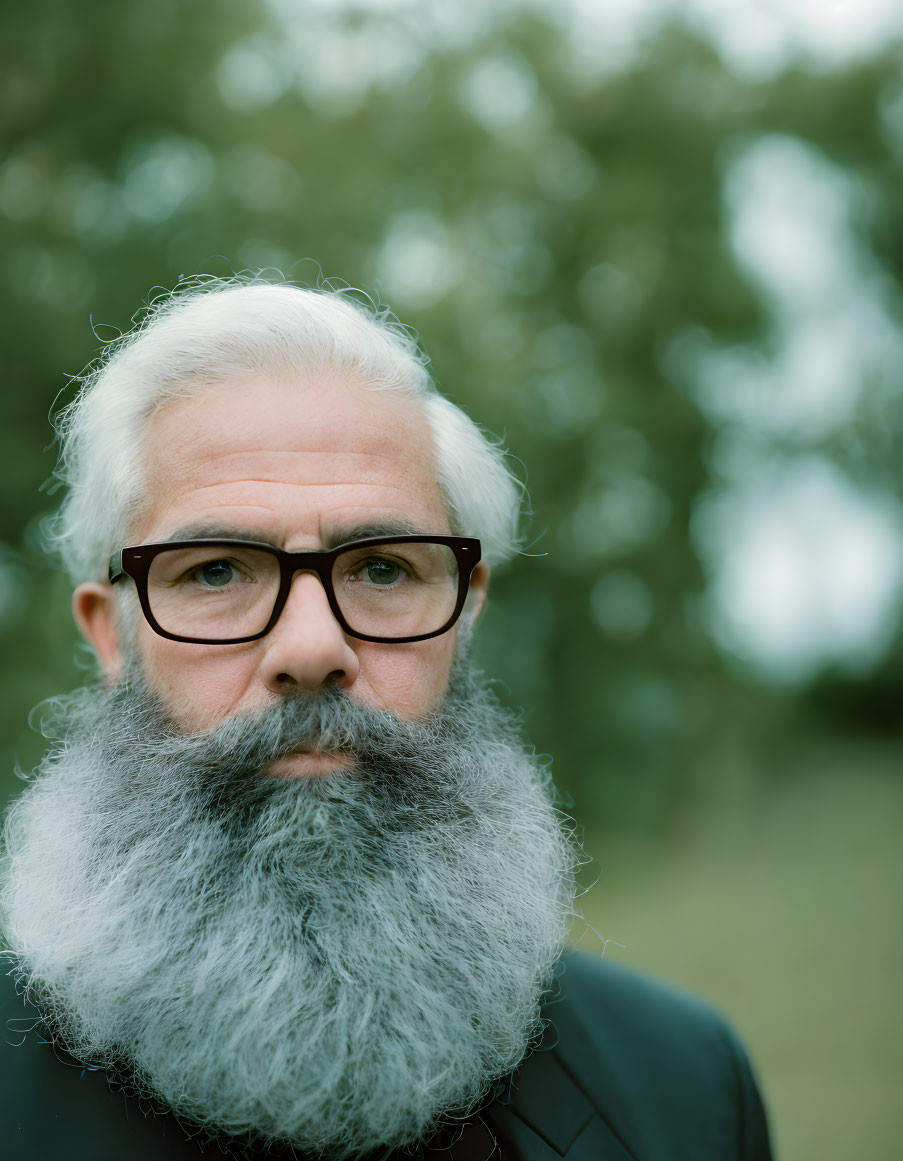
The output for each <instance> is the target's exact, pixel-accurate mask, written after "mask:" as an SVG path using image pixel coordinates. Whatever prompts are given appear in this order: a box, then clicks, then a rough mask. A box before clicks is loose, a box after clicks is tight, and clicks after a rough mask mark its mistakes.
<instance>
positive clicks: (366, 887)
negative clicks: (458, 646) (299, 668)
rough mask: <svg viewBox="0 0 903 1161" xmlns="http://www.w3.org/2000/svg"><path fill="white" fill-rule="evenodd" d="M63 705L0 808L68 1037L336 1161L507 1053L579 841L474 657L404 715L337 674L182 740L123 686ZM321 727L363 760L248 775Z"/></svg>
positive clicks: (185, 1103) (54, 1008)
mask: <svg viewBox="0 0 903 1161" xmlns="http://www.w3.org/2000/svg"><path fill="white" fill-rule="evenodd" d="M60 717H61V723H60V724H61V726H62V733H61V737H62V738H63V741H62V742H61V743H60V745H59V746H58V747H57V748H56V750H55V751H54V752H52V753H51V754H49V755H48V757H47V758H45V760H44V762H43V763H42V765H41V767H40V768H39V770H38V772H37V774H36V776H35V778H34V780H33V782H32V783H31V785H29V786H28V787H27V788H26V789H25V790H24V791H23V792H22V794H21V795H20V796H19V797H18V799H17V800H16V801H15V802H14V804H13V805H12V807H11V808H10V810H9V813H8V817H7V824H6V853H5V856H4V861H3V867H2V880H0V883H2V895H0V900H2V903H0V920H2V925H3V928H4V930H5V934H6V939H7V941H8V946H9V948H10V949H11V952H12V954H13V956H14V962H15V963H16V966H17V969H18V975H19V979H20V982H21V983H22V985H23V986H25V987H27V989H28V992H29V995H30V996H31V998H32V999H33V1000H34V1001H35V1002H36V1003H37V1004H38V1006H39V1008H40V1009H41V1011H42V1012H43V1014H44V1016H45V1018H46V1019H47V1021H48V1023H49V1025H50V1026H51V1027H52V1028H53V1029H54V1030H55V1033H56V1035H57V1037H58V1038H59V1040H60V1042H61V1043H62V1044H63V1045H64V1046H65V1047H66V1048H67V1049H68V1050H69V1051H70V1052H72V1053H73V1054H74V1055H75V1056H77V1057H78V1058H79V1059H81V1060H83V1061H85V1062H90V1063H94V1064H99V1065H101V1066H102V1067H105V1068H107V1069H110V1070H114V1069H115V1070H118V1071H119V1073H120V1074H122V1073H123V1071H125V1072H126V1073H127V1075H128V1077H129V1082H130V1083H131V1084H132V1085H133V1086H134V1087H135V1088H136V1089H137V1090H138V1091H140V1092H143V1093H147V1094H150V1095H152V1096H153V1097H155V1098H156V1099H158V1100H159V1101H161V1102H162V1103H163V1104H165V1105H166V1106H167V1107H169V1108H170V1109H172V1110H173V1111H174V1112H175V1113H176V1114H177V1115H179V1116H181V1117H184V1118H187V1119H189V1120H191V1121H193V1122H195V1123H197V1124H200V1125H202V1126H204V1127H205V1128H207V1129H209V1130H210V1131H211V1132H223V1133H228V1134H232V1135H237V1136H243V1137H244V1136H249V1137H251V1138H253V1139H255V1140H264V1141H280V1142H288V1143H290V1144H292V1145H293V1146H295V1147H297V1148H300V1149H302V1150H309V1151H312V1152H317V1153H324V1154H326V1155H328V1156H331V1157H335V1158H344V1157H350V1156H353V1155H356V1154H359V1153H364V1152H366V1151H368V1150H370V1149H374V1148H376V1147H377V1146H389V1147H398V1146H401V1145H405V1144H409V1143H412V1142H415V1141H417V1140H421V1139H424V1138H426V1137H428V1136H429V1135H430V1133H431V1132H432V1130H433V1129H434V1128H435V1127H436V1125H437V1124H438V1123H440V1121H441V1119H442V1118H443V1117H445V1116H446V1115H449V1114H451V1115H454V1116H460V1115H463V1114H465V1113H467V1112H468V1111H470V1110H472V1109H473V1108H475V1107H476V1106H477V1105H478V1104H479V1102H480V1101H481V1099H483V1098H484V1097H485V1095H486V1093H487V1092H488V1090H489V1088H490V1086H491V1084H492V1082H493V1081H494V1080H496V1079H498V1078H499V1077H502V1076H504V1075H505V1074H506V1073H508V1072H510V1071H511V1070H512V1069H514V1068H515V1067H516V1065H517V1064H518V1063H519V1061H520V1060H521V1058H522V1057H523V1055H524V1052H525V1051H526V1049H527V1047H528V1044H529V1042H530V1040H531V1038H532V1037H533V1036H534V1035H535V1034H536V1033H537V1031H538V1018H539V1004H540V1000H541V997H542V994H543V991H544V989H545V988H546V987H547V986H548V984H549V982H550V979H551V972H552V968H553V965H554V962H555V960H556V958H557V956H558V954H559V951H560V947H561V942H562V940H563V937H564V934H565V928H566V923H567V918H568V916H569V914H571V907H572V903H573V892H574V886H573V867H574V864H575V862H576V859H575V854H574V850H573V848H572V846H571V843H570V840H569V839H568V838H567V837H566V836H565V835H564V833H563V831H562V829H561V826H560V824H559V821H558V817H557V812H556V811H555V809H554V807H553V805H552V803H551V792H550V786H549V783H548V779H547V776H546V774H545V772H544V770H543V769H542V768H540V766H539V765H538V764H537V763H535V762H534V761H532V760H531V759H530V758H528V757H527V756H526V755H525V754H524V752H523V749H522V747H521V745H520V743H519V741H518V740H517V737H516V734H515V731H514V730H513V728H512V726H511V724H510V722H509V721H508V720H507V718H506V716H505V714H504V713H503V712H502V711H501V710H500V709H499V708H498V707H497V706H495V705H494V704H493V703H492V702H491V700H490V698H489V697H488V695H487V694H486V693H485V692H484V690H483V689H482V688H481V687H480V685H479V684H478V682H477V681H476V680H475V678H474V676H473V673H472V671H471V670H470V669H469V668H468V667H467V666H466V664H463V663H462V664H460V665H459V667H458V670H457V672H456V674H455V675H453V680H452V686H451V689H450V693H449V696H448V698H447V700H446V702H445V704H444V705H443V707H442V709H441V710H440V711H438V712H437V713H436V714H434V715H433V716H432V717H431V718H430V719H429V720H428V721H426V722H424V723H419V724H414V725H412V724H409V723H404V722H402V721H400V720H399V719H397V718H395V717H394V716H393V715H390V714H386V713H383V712H380V711H375V710H370V709H367V708H366V707H362V706H360V705H358V704H357V703H355V702H353V701H352V700H350V699H349V698H347V697H346V696H345V695H343V694H341V693H340V692H339V691H338V690H335V689H328V690H326V691H325V692H324V693H323V694H322V695H321V696H319V697H317V698H316V699H314V700H311V699H310V698H306V699H304V700H286V701H285V702H283V703H282V704H281V705H279V706H278V707H277V708H275V709H274V710H272V711H271V712H270V713H269V714H267V715H266V716H265V717H262V718H258V719H254V720H249V719H233V720H232V721H231V722H229V723H227V724H226V725H225V726H223V727H221V728H220V729H218V730H216V731H210V732H205V733H202V734H195V735H191V736H184V735H179V734H178V733H177V732H176V731H175V730H174V728H173V727H172V725H171V724H170V723H169V722H167V721H166V719H165V717H164V716H163V715H162V714H161V712H160V710H159V707H158V705H157V703H156V702H155V700H154V699H153V698H152V697H150V696H149V695H148V694H147V692H146V690H145V689H144V688H143V685H142V683H141V682H140V681H133V682H131V683H128V684H126V685H124V686H122V687H120V688H119V689H118V690H116V691H114V692H113V693H112V694H102V693H100V692H97V691H80V692H79V693H78V694H76V695H72V697H70V698H68V699H66V700H65V701H64V703H63V707H62V710H61V712H60ZM311 743H313V744H314V745H315V746H316V747H317V748H321V749H334V748H342V749H345V750H347V751H350V752H351V753H352V754H353V755H354V758H355V763H354V765H353V766H352V767H351V768H350V769H349V770H347V771H342V772H340V773H338V774H334V775H331V776H329V777H326V778H314V779H299V780H297V781H290V782H285V781H280V780H276V779H272V778H266V777H263V776H261V773H260V771H261V770H262V768H263V767H264V766H265V765H266V764H267V762H269V761H272V760H273V759H274V758H275V757H278V756H280V755H281V754H284V753H287V752H289V751H290V750H292V749H293V748H295V747H297V746H299V745H302V744H307V745H311Z"/></svg>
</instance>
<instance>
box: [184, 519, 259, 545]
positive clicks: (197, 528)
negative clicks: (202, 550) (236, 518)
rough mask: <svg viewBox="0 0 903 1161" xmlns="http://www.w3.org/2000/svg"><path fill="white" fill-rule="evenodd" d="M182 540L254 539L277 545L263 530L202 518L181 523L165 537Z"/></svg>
mask: <svg viewBox="0 0 903 1161" xmlns="http://www.w3.org/2000/svg"><path fill="white" fill-rule="evenodd" d="M183 540H256V541H257V542H258V543H260V544H272V546H273V547H274V548H278V547H279V545H278V544H277V543H276V541H275V540H274V539H273V537H272V536H268V535H267V534H266V533H265V532H252V531H251V530H250V529H248V528H239V527H237V526H236V525H234V524H226V523H223V522H222V521H217V520H202V521H198V522H197V523H195V524H183V525H182V526H181V527H180V528H176V529H175V530H174V531H173V532H171V533H170V534H169V536H167V537H166V541H167V543H168V542H170V541H172V543H174V544H178V543H179V542H180V541H183Z"/></svg>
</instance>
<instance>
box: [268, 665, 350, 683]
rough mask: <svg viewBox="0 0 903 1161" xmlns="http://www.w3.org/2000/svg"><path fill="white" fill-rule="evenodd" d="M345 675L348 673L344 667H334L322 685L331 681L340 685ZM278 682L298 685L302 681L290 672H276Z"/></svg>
mask: <svg viewBox="0 0 903 1161" xmlns="http://www.w3.org/2000/svg"><path fill="white" fill-rule="evenodd" d="M345 676H346V675H345V670H344V669H333V670H332V671H331V672H329V673H328V674H327V675H326V677H325V678H324V679H323V681H322V683H321V684H322V685H329V684H330V683H332V682H335V684H336V685H338V684H339V683H340V682H341V681H343V680H344V678H345ZM276 684H277V685H298V684H300V683H299V681H298V679H297V677H292V675H291V674H290V673H277V674H276Z"/></svg>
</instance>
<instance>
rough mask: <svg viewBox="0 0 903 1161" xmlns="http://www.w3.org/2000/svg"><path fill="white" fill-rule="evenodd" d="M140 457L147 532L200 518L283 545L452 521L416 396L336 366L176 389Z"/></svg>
mask: <svg viewBox="0 0 903 1161" xmlns="http://www.w3.org/2000/svg"><path fill="white" fill-rule="evenodd" d="M143 460H144V467H145V473H146V484H147V490H146V496H147V498H148V499H147V504H146V506H145V508H144V510H143V512H142V514H141V516H140V518H139V520H138V527H137V528H136V530H135V534H136V539H140V540H142V541H144V542H148V541H150V540H155V539H166V538H168V537H169V536H171V535H172V534H173V532H174V530H175V529H177V528H180V527H183V526H185V525H186V524H189V523H204V522H209V523H211V524H218V525H222V526H225V527H231V528H234V529H236V530H240V531H244V532H247V533H248V534H252V535H253V534H256V535H259V536H261V537H265V538H268V539H274V540H276V541H277V542H279V543H282V544H284V545H285V547H289V548H291V547H302V546H309V547H316V546H318V545H319V544H320V543H323V542H325V541H326V540H328V539H330V532H331V530H333V529H335V528H337V527H353V526H355V525H357V524H362V525H366V524H371V523H374V522H378V521H380V520H382V521H384V522H385V521H395V522H399V521H401V522H405V523H408V524H411V525H412V526H418V527H422V528H423V530H424V531H431V532H447V531H448V530H449V526H448V515H447V509H446V505H445V503H444V500H443V497H442V494H441V492H440V489H439V486H438V484H437V482H436V471H435V460H434V453H433V445H432V438H431V434H430V430H429V426H428V424H427V422H426V418H425V416H424V414H423V410H422V408H421V407H420V405H419V404H418V403H417V402H416V401H415V400H413V399H411V398H409V397H407V396H404V395H402V394H400V393H399V392H397V391H381V390H378V389H373V388H368V387H365V386H362V385H360V384H357V383H353V382H348V381H345V380H342V379H340V378H339V377H337V376H335V375H328V374H325V373H324V374H319V375H310V376H303V377H302V376H294V377H285V378H279V379H277V378H273V377H268V376H254V377H251V378H247V379H242V380H237V381H234V382H229V383H222V384H213V385H211V386H210V387H209V388H208V389H206V390H205V391H203V392H202V393H201V394H199V395H195V396H191V397H187V398H180V399H176V400H173V401H171V402H169V403H167V404H166V405H165V406H163V407H162V408H161V409H160V411H159V412H158V413H157V414H156V415H155V416H154V417H153V419H152V420H151V421H150V423H149V425H148V429H147V432H146V438H145V442H144V447H143Z"/></svg>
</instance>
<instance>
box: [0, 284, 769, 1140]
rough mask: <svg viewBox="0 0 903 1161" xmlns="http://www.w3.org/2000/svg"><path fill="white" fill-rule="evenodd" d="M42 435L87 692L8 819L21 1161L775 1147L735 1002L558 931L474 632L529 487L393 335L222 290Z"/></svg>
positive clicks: (533, 809) (552, 856) (382, 323)
mask: <svg viewBox="0 0 903 1161" xmlns="http://www.w3.org/2000/svg"><path fill="white" fill-rule="evenodd" d="M62 439H63V474H64V477H65V480H66V482H67V484H68V486H69V492H68V496H67V499H66V501H65V503H64V505H63V509H62V512H61V516H60V520H59V524H58V527H57V538H58V541H59V546H60V549H61V551H62V554H63V557H64V559H65V561H66V563H67V565H68V567H69V569H70V571H71V573H72V575H73V578H74V579H75V581H76V582H77V587H76V589H75V596H74V611H75V616H76V619H77V621H78V623H79V625H80V627H81V628H82V630H83V632H84V634H85V635H86V637H87V639H88V640H89V641H90V643H91V644H92V645H93V647H94V649H95V651H96V654H97V657H98V660H99V663H100V667H101V670H102V674H103V677H104V682H103V683H102V685H101V687H100V688H98V689H96V690H85V691H80V692H78V693H77V694H75V695H73V696H72V697H70V698H69V699H65V700H64V701H63V702H62V703H61V707H60V709H59V710H58V718H59V720H58V721H57V723H56V726H57V732H58V736H59V739H60V740H59V744H58V745H57V747H56V748H55V749H54V750H53V751H52V752H51V753H50V754H49V755H48V757H47V758H46V759H45V761H44V763H43V765H42V767H41V768H40V770H39V771H38V772H37V774H36V776H35V778H34V779H33V781H32V782H31V784H30V785H29V786H28V787H27V788H26V789H25V791H24V792H23V793H22V794H21V795H20V796H19V798H18V800H17V801H16V802H15V803H14V804H13V806H12V808H11V810H10V812H9V814H8V818H7V827H6V855H5V863H4V870H3V895H2V919H3V928H4V931H5V938H6V941H7V944H6V946H7V947H8V948H9V959H10V962H11V965H12V968H11V971H10V985H11V988H10V990H11V996H10V1002H9V1012H8V1014H7V1019H8V1028H9V1033H8V1035H7V1037H6V1041H7V1043H6V1044H5V1045H4V1054H5V1066H6V1073H7V1076H6V1079H5V1080H4V1084H3V1090H2V1091H3V1093H4V1100H5V1102H6V1109H5V1113H4V1116H5V1120H4V1133H5V1138H6V1140H7V1141H10V1142H11V1143H12V1146H11V1147H12V1149H13V1152H14V1155H15V1156H17V1157H23V1158H26V1157H27V1158H29V1159H33V1158H44V1157H46V1158H57V1157H60V1158H62V1157H64V1156H65V1157H66V1158H71V1157H79V1156H84V1157H86V1158H87V1157H90V1158H91V1159H92V1161H100V1159H101V1158H111V1159H113V1158H115V1159H119V1158H123V1157H128V1158H145V1157H147V1158H151V1157H179V1158H181V1157H197V1156H201V1155H202V1154H203V1152H204V1151H205V1149H206V1150H207V1151H208V1152H210V1151H212V1150H214V1149H219V1150H222V1151H223V1152H225V1153H226V1154H227V1155H235V1156H242V1157H267V1156H269V1157H283V1156H284V1157H288V1156H293V1157H294V1156H311V1157H319V1156H323V1157H327V1158H336V1159H340V1158H351V1157H364V1156H366V1157H368V1158H373V1159H376V1158H385V1157H388V1156H390V1155H395V1154H396V1153H397V1155H398V1156H443V1157H451V1158H476V1157H479V1158H488V1157H489V1156H495V1157H504V1158H509V1159H515V1158H528V1159H530V1161H533V1159H536V1161H539V1159H541V1158H554V1157H559V1156H566V1157H568V1158H571V1159H572V1161H581V1159H582V1161H587V1159H589V1158H599V1159H602V1158H611V1159H615V1158H617V1159H627V1158H634V1159H635V1161H657V1159H661V1161H678V1159H680V1158H687V1159H688V1161H690V1159H692V1161H705V1159H707V1158H712V1159H713V1161H714V1159H716V1158H717V1159H718V1161H724V1159H726V1158H744V1159H746V1161H752V1159H756V1161H759V1159H761V1158H767V1157H768V1156H769V1150H768V1141H767V1133H766V1129H765V1124H764V1117H763V1114H762V1110H761V1104H760V1102H759V1099H758V1095H757V1092H756V1089H755V1085H754V1082H753V1080H752V1077H751V1074H750V1072H749V1067H748V1065H747V1063H746V1060H745V1057H744V1055H743V1052H742V1049H741V1048H740V1047H739V1045H738V1044H737V1042H736V1040H735V1039H734V1037H733V1036H732V1034H731V1033H730V1031H729V1030H728V1029H727V1028H726V1027H725V1026H724V1024H723V1023H722V1022H721V1021H720V1019H719V1018H717V1017H716V1016H714V1015H713V1014H712V1013H711V1012H709V1011H708V1010H707V1009H706V1008H704V1007H703V1006H702V1005H699V1004H696V1003H695V1002H694V1001H691V1000H689V999H687V998H685V997H682V996H678V995H677V994H675V993H672V992H670V991H668V990H666V989H663V988H660V987H658V986H656V985H653V984H651V983H649V982H645V981H643V980H641V979H639V978H637V977H634V976H633V975H631V974H629V973H627V972H625V971H623V970H619V969H617V968H615V967H612V966H610V965H607V964H603V963H602V961H601V960H598V959H595V958H592V957H590V956H587V955H578V954H575V953H565V954H564V955H562V951H561V949H562V940H563V938H564V934H565V930H566V922H567V919H568V916H569V915H571V914H572V913H573V912H572V904H573V897H574V886H573V868H574V864H575V854H574V851H573V849H572V846H571V843H570V840H569V838H568V837H567V836H566V834H565V832H564V831H563V830H562V828H561V826H560V823H559V818H558V815H557V813H556V811H555V809H554V806H553V800H552V792H551V787H550V786H549V784H548V782H547V779H546V775H545V773H544V771H543V769H542V768H541V767H539V766H538V765H537V764H536V763H535V762H534V761H532V760H531V758H530V757H529V756H527V755H526V754H525V752H524V750H523V747H522V745H521V744H520V742H519V740H518V737H517V733H516V730H515V729H514V728H513V726H512V724H511V722H510V721H509V720H508V718H507V717H506V716H505V714H504V713H503V712H502V711H501V709H500V708H499V707H498V706H497V705H496V704H495V703H494V702H493V700H492V698H491V697H490V696H489V695H488V694H487V692H486V690H485V688H484V686H483V685H482V684H481V682H480V680H479V679H478V676H477V675H476V674H475V672H474V670H473V667H472V665H471V664H470V662H469V660H468V642H469V639H470V635H471V633H472V631H473V626H474V622H475V620H476V618H477V617H478V615H479V613H480V610H481V608H482V607H483V604H484V602H485V599H486V592H487V584H488V576H489V566H491V565H492V564H494V563H496V562H498V561H501V560H503V559H505V557H507V556H509V555H511V553H512V552H513V550H514V547H515V534H516V527H517V516H518V499H519V494H518V490H517V487H516V484H515V483H514V482H513V481H512V479H511V478H510V477H509V476H508V474H507V472H506V469H505V467H504V462H503V459H502V457H501V454H500V453H499V451H498V450H497V448H495V447H494V445H492V444H491V443H489V442H488V441H487V440H486V439H485V438H484V437H483V436H482V434H481V433H480V432H479V430H478V429H477V428H476V427H475V426H474V425H473V423H472V422H471V421H470V420H469V419H467V418H466V417H465V416H464V415H463V414H462V413H461V412H460V411H459V410H458V409H457V408H455V407H454V406H453V405H452V404H450V403H449V402H448V401H447V400H445V399H443V398H442V397H440V396H439V395H438V394H437V393H436V391H435V389H434V387H433V385H432V383H431V381H430V379H429V377H428V375H427V372H426V370H425V368H424V365H423V362H422V359H421V358H420V357H419V355H418V352H417V349H416V347H415V345H414V344H413V342H412V341H411V340H410V338H409V337H408V336H407V334H406V332H405V331H404V330H403V329H402V328H401V327H399V326H396V325H392V324H390V323H389V322H387V321H386V319H385V318H384V317H383V316H374V315H372V314H369V313H368V312H366V311H365V310H363V309H362V308H361V307H359V306H358V305H357V304H355V303H353V302H351V301H349V300H348V299H347V298H346V297H345V296H343V295H341V294H336V293H327V292H314V291H310V290H302V289H299V288H296V287H292V286H286V285H270V284H267V283H264V282H260V281H255V282H251V283H246V284H242V283H240V282H235V283H225V284H219V283H211V284H208V285H206V286H204V287H202V288H201V289H199V290H195V291H193V292H190V293H184V294H181V295H176V296H174V297H173V298H172V299H171V300H169V301H168V302H166V303H164V304H162V305H160V306H158V307H157V308H155V309H154V310H153V311H151V312H150V313H149V315H148V317H147V318H146V319H145V320H144V322H143V324H142V325H141V326H140V327H139V328H138V329H137V330H136V331H135V332H134V333H133V334H132V335H130V336H127V337H126V338H125V339H124V340H123V341H122V342H121V343H119V344H117V345H116V347H115V348H114V349H113V350H112V351H111V352H110V353H109V354H108V356H107V358H106V359H105V361H104V362H103V364H102V365H101V366H100V367H99V368H98V369H96V370H95V371H94V372H93V373H92V374H91V375H90V376H89V377H88V378H87V380H86V381H85V383H84V384H83V389H82V391H81V393H80V395H79V397H78V399H77V400H76V402H75V403H74V404H73V405H72V407H71V409H70V410H69V412H68V414H67V415H66V417H65V419H64V422H63V426H62ZM12 984H16V985H17V994H16V995H13V994H12V992H13V990H14V989H13V988H12ZM542 1005H544V1006H542ZM7 1155H8V1154H7Z"/></svg>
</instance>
